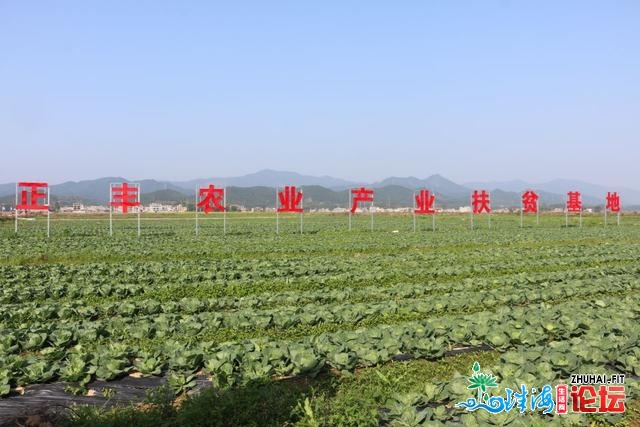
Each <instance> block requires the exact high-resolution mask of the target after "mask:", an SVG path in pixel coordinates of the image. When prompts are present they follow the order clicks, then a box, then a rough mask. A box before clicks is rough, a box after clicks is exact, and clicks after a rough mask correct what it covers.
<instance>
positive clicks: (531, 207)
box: [520, 190, 540, 227]
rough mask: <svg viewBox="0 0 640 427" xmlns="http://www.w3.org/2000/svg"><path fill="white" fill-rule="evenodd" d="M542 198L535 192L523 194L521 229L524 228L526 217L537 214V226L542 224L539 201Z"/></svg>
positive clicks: (529, 191) (530, 191) (528, 191)
mask: <svg viewBox="0 0 640 427" xmlns="http://www.w3.org/2000/svg"><path fill="white" fill-rule="evenodd" d="M539 199H540V196H538V193H536V192H535V191H533V190H527V191H525V192H524V193H522V204H521V206H520V227H524V215H525V214H535V215H536V224H540V206H539V204H538V201H539Z"/></svg>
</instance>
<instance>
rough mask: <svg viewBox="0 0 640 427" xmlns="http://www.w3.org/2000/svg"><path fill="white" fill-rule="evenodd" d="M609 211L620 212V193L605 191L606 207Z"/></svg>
mask: <svg viewBox="0 0 640 427" xmlns="http://www.w3.org/2000/svg"><path fill="white" fill-rule="evenodd" d="M606 209H608V210H609V212H620V195H619V194H618V193H617V192H614V193H611V192H608V193H607V207H606Z"/></svg>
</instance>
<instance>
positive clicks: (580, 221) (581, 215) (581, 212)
mask: <svg viewBox="0 0 640 427" xmlns="http://www.w3.org/2000/svg"><path fill="white" fill-rule="evenodd" d="M580 228H582V208H581V209H580Z"/></svg>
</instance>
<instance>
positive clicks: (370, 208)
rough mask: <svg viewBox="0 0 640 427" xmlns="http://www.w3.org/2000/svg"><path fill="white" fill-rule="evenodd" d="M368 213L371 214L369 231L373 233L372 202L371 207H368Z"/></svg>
mask: <svg viewBox="0 0 640 427" xmlns="http://www.w3.org/2000/svg"><path fill="white" fill-rule="evenodd" d="M369 213H370V214H371V231H373V202H371V206H369Z"/></svg>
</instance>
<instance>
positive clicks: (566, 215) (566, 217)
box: [564, 211, 569, 228]
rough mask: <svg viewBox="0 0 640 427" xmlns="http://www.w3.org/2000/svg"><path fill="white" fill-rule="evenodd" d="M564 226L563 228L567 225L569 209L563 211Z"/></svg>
mask: <svg viewBox="0 0 640 427" xmlns="http://www.w3.org/2000/svg"><path fill="white" fill-rule="evenodd" d="M564 226H565V228H568V227H569V211H565V213H564Z"/></svg>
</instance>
